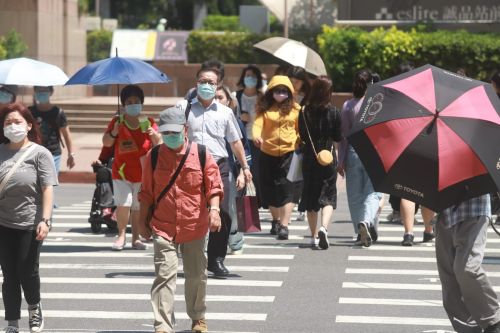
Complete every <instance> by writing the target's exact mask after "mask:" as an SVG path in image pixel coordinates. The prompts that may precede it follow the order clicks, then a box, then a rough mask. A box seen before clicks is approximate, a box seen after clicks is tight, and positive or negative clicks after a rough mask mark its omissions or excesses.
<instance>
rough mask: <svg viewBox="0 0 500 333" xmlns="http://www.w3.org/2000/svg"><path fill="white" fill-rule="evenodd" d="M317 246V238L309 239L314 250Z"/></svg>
mask: <svg viewBox="0 0 500 333" xmlns="http://www.w3.org/2000/svg"><path fill="white" fill-rule="evenodd" d="M318 245H319V238H318V237H311V247H312V248H316V247H318Z"/></svg>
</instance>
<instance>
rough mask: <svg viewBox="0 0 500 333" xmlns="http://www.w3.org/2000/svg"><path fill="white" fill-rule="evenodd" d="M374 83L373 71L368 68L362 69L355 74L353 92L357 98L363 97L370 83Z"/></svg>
mask: <svg viewBox="0 0 500 333" xmlns="http://www.w3.org/2000/svg"><path fill="white" fill-rule="evenodd" d="M371 83H373V76H372V73H371V72H370V71H369V70H368V69H362V70H360V71H359V72H357V73H356V74H355V75H354V81H353V83H352V94H353V95H354V97H356V98H361V97H363V96H364V95H365V92H366V89H368V84H371Z"/></svg>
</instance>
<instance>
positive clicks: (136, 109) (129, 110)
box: [125, 104, 142, 117]
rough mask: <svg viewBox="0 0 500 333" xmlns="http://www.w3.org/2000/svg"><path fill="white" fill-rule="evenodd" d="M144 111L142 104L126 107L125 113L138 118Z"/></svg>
mask: <svg viewBox="0 0 500 333" xmlns="http://www.w3.org/2000/svg"><path fill="white" fill-rule="evenodd" d="M141 111H142V104H128V105H125V113H126V114H128V115H129V116H132V117H137V116H138V115H139V114H140V113H141Z"/></svg>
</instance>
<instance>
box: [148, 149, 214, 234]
mask: <svg viewBox="0 0 500 333" xmlns="http://www.w3.org/2000/svg"><path fill="white" fill-rule="evenodd" d="M186 147H187V145H186ZM186 147H184V148H183V149H182V151H181V152H179V153H177V152H175V151H173V150H171V149H169V148H167V146H165V145H164V144H162V145H161V146H160V149H159V151H158V161H157V164H156V169H155V171H154V174H153V172H152V171H153V170H152V166H151V152H148V154H147V155H146V159H145V161H144V168H143V170H142V187H141V191H140V192H139V201H141V202H145V203H146V204H147V205H151V204H152V203H153V202H154V201H155V200H156V199H157V198H158V197H159V195H160V193H161V192H162V191H163V189H164V188H165V186H167V184H168V182H169V180H170V178H171V177H172V176H173V174H174V173H175V170H176V169H177V166H178V165H179V163H180V161H181V159H182V157H183V155H184V154H185V149H186ZM203 182H204V188H205V193H202V187H203V186H202V185H203V184H202V170H201V166H200V160H199V157H198V147H197V145H196V143H194V142H193V143H192V144H191V150H190V151H189V156H188V158H187V159H186V162H185V163H184V166H183V167H182V169H181V172H180V173H179V176H178V177H177V179H176V180H175V183H174V185H173V186H172V187H171V188H170V190H169V191H168V192H167V194H165V196H164V197H163V198H162V200H161V201H160V203H159V204H158V205H157V206H156V210H155V212H154V214H153V217H152V219H151V227H152V229H153V231H154V232H155V233H156V234H157V235H159V236H161V237H163V238H165V239H168V240H170V241H172V240H173V241H175V242H176V243H186V242H190V241H192V240H196V239H200V238H203V237H205V235H206V234H207V232H208V209H207V201H208V199H209V198H211V197H213V196H216V195H218V196H220V198H221V202H222V197H223V188H222V180H221V177H220V173H219V167H218V166H217V164H216V163H215V160H214V159H213V157H212V155H211V154H210V153H209V152H208V149H207V154H206V162H205V170H204V171H203Z"/></svg>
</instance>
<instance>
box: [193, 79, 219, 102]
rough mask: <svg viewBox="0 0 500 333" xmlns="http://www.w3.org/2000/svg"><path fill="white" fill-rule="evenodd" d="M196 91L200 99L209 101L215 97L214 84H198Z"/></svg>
mask: <svg viewBox="0 0 500 333" xmlns="http://www.w3.org/2000/svg"><path fill="white" fill-rule="evenodd" d="M196 93H197V94H198V96H199V97H200V98H201V99H203V100H205V101H209V100H211V99H213V98H214V97H215V86H214V85H211V84H209V83H202V84H198V87H197V88H196Z"/></svg>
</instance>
